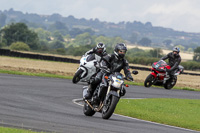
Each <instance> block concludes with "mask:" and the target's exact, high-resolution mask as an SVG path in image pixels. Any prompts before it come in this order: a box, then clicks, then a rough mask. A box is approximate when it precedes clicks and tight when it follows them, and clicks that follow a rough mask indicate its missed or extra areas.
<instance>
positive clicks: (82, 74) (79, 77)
mask: <svg viewBox="0 0 200 133" xmlns="http://www.w3.org/2000/svg"><path fill="white" fill-rule="evenodd" d="M99 58H100V57H99V56H97V55H94V54H90V55H83V56H82V58H81V59H80V66H79V68H78V69H77V71H76V72H75V74H74V77H73V79H72V82H73V83H74V84H76V83H78V82H79V81H81V82H88V81H89V80H90V78H91V77H92V76H94V75H95V74H96V72H97V70H98V60H100V59H99Z"/></svg>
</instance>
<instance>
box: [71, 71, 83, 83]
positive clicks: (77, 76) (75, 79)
mask: <svg viewBox="0 0 200 133" xmlns="http://www.w3.org/2000/svg"><path fill="white" fill-rule="evenodd" d="M82 73H83V70H82V69H79V70H78V71H77V72H76V73H75V75H74V77H73V79H72V82H73V83H74V84H76V83H78V82H79V81H80V79H81V74H82Z"/></svg>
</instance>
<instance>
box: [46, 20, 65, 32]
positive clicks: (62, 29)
mask: <svg viewBox="0 0 200 133" xmlns="http://www.w3.org/2000/svg"><path fill="white" fill-rule="evenodd" d="M49 31H51V32H54V31H59V32H60V33H61V34H62V35H67V34H68V33H69V29H68V28H67V26H66V25H65V24H64V23H62V22H60V21H56V22H55V23H54V24H52V25H51V26H50V27H49Z"/></svg>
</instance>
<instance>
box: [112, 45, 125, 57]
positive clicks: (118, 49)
mask: <svg viewBox="0 0 200 133" xmlns="http://www.w3.org/2000/svg"><path fill="white" fill-rule="evenodd" d="M126 51H127V48H126V45H125V44H124V43H119V44H117V45H116V46H115V49H114V54H115V55H116V56H117V57H119V58H124V56H125V54H126Z"/></svg>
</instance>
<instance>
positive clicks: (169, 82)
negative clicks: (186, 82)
mask: <svg viewBox="0 0 200 133" xmlns="http://www.w3.org/2000/svg"><path fill="white" fill-rule="evenodd" d="M176 81H177V77H176V76H174V77H173V78H170V79H169V80H167V81H166V83H165V84H164V88H165V89H167V90H170V89H172V88H173V87H174V86H175V84H176Z"/></svg>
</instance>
